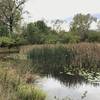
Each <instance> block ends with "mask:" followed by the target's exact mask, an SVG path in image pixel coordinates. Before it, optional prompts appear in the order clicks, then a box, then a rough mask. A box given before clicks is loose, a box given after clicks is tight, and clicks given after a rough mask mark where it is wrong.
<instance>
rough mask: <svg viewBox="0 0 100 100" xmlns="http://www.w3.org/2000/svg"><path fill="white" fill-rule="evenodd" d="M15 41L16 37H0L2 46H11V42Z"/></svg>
mask: <svg viewBox="0 0 100 100" xmlns="http://www.w3.org/2000/svg"><path fill="white" fill-rule="evenodd" d="M14 42H15V40H14V39H12V38H9V37H4V36H3V37H0V46H1V47H6V46H9V45H11V44H13V43H14Z"/></svg>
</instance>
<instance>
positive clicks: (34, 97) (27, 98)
mask: <svg viewBox="0 0 100 100" xmlns="http://www.w3.org/2000/svg"><path fill="white" fill-rule="evenodd" d="M45 96H46V95H45V94H44V93H43V92H42V91H41V90H40V89H38V88H36V87H34V86H33V85H19V86H18V97H19V100H45Z"/></svg>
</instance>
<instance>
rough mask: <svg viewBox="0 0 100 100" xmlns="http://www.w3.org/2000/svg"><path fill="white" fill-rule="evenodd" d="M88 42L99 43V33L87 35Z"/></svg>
mask: <svg viewBox="0 0 100 100" xmlns="http://www.w3.org/2000/svg"><path fill="white" fill-rule="evenodd" d="M87 41H88V42H100V32H95V31H94V32H89V33H88V34H87Z"/></svg>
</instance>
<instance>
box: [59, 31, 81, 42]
mask: <svg viewBox="0 0 100 100" xmlns="http://www.w3.org/2000/svg"><path fill="white" fill-rule="evenodd" d="M78 42H80V37H79V36H78V35H75V34H73V33H70V32H66V33H63V34H61V35H60V43H78Z"/></svg>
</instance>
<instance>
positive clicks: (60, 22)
mask: <svg viewBox="0 0 100 100" xmlns="http://www.w3.org/2000/svg"><path fill="white" fill-rule="evenodd" d="M51 23H52V24H53V30H56V31H57V32H60V31H61V29H62V27H61V26H62V25H63V24H64V23H66V21H64V20H60V19H56V20H52V21H51Z"/></svg>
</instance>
